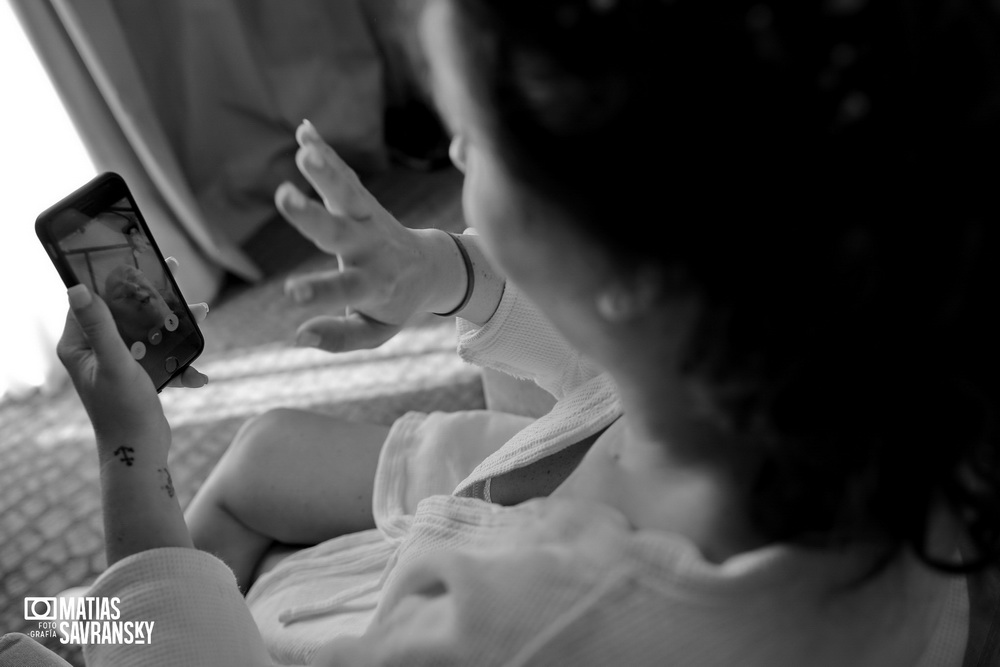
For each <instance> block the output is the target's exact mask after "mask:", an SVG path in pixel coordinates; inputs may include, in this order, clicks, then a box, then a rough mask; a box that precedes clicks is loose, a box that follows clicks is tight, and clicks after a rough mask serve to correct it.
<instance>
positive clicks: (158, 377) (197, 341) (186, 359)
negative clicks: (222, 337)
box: [35, 171, 205, 392]
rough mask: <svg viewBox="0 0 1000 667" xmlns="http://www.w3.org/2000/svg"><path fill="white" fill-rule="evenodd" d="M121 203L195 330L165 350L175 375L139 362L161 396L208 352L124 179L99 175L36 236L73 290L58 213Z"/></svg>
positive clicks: (40, 223)
mask: <svg viewBox="0 0 1000 667" xmlns="http://www.w3.org/2000/svg"><path fill="white" fill-rule="evenodd" d="M122 199H128V201H129V204H130V206H131V208H132V211H133V212H134V213H135V218H136V221H137V223H138V225H139V226H140V227H141V228H142V232H143V234H145V236H146V238H147V239H148V240H149V244H150V247H151V248H152V250H153V252H154V255H155V257H156V260H157V262H158V263H159V264H160V265H161V267H162V268H163V274H164V276H165V279H166V280H168V281H169V282H170V286H171V287H172V288H173V290H174V293H175V294H177V296H178V297H179V299H180V306H181V307H182V308H183V309H184V314H185V316H186V317H187V318H188V320H189V321H190V323H191V324H192V325H193V330H192V331H191V333H190V334H188V335H187V336H185V337H184V338H182V339H180V340H179V341H177V343H176V344H175V345H174V346H173V347H171V348H169V349H168V350H166V352H167V353H168V354H169V356H173V357H176V358H177V360H178V366H177V369H176V370H175V371H174V372H173V373H170V372H168V371H167V370H166V369H165V368H157V369H151V367H150V366H151V365H150V364H143V363H142V362H141V361H139V362H137V363H139V364H140V365H141V366H142V367H143V369H144V370H145V371H146V373H147V374H148V375H149V376H150V379H151V380H152V381H153V386H154V387H156V391H157V392H159V391H161V390H162V389H163V388H164V387H165V386H167V384H169V382H170V381H171V380H172V379H173V378H175V377H177V376H179V375H180V374H181V373H183V372H184V369H185V368H187V367H188V366H190V365H191V362H193V361H194V360H195V359H197V358H198V357H199V356H200V355H201V353H202V352H203V351H204V349H205V337H204V335H203V334H202V332H201V328H200V327H199V326H198V322H197V320H196V319H195V318H194V315H193V314H192V313H191V309H190V308H188V305H187V302H186V301H185V299H184V297H183V294H182V293H181V290H180V287H179V286H178V285H177V281H176V280H175V279H174V276H173V274H172V273H171V272H170V269H169V267H168V266H167V263H166V260H165V259H164V256H163V253H162V252H161V251H160V248H159V246H158V245H157V243H156V239H155V238H154V237H153V234H152V232H151V231H150V229H149V225H148V224H146V219H145V217H144V216H143V215H142V212H141V211H140V209H139V206H138V204H137V203H136V201H135V198H134V197H133V196H132V192H131V191H130V190H129V188H128V185H127V184H126V183H125V179H124V178H122V177H121V176H120V175H119V174H117V173H115V172H111V171H108V172H104V173H102V174H99V175H98V176H96V177H94V178H93V179H92V180H91V181H90V182H89V183H87V184H86V185H84V186H82V187H80V188H78V189H77V190H76V191H74V192H72V193H71V194H69V195H67V196H66V197H64V198H63V199H61V200H60V201H58V202H57V203H55V204H53V205H52V206H50V207H49V208H47V209H46V210H45V211H43V212H42V213H41V214H40V215H39V216H38V218H37V219H36V220H35V233H36V235H37V236H38V239H39V241H41V243H42V245H43V246H44V248H45V251H46V254H48V256H49V259H51V260H52V263H53V264H54V265H55V267H56V270H57V271H58V272H59V276H60V277H61V278H62V281H63V283H64V284H65V285H66V287H67V288H69V287H73V286H74V285H78V284H80V282H81V281H80V280H79V279H78V278H77V275H76V272H75V271H74V270H73V268H72V267H71V265H70V263H69V261H68V260H67V259H66V256H65V254H64V253H63V251H62V250H61V249H60V247H59V243H58V240H57V239H56V238H55V233H54V230H53V225H54V224H55V221H56V217H57V216H58V214H59V213H61V212H63V211H65V210H67V209H71V210H77V211H81V212H83V213H84V214H85V215H93V214H95V213H97V212H100V211H103V210H108V209H109V208H110V206H112V205H114V204H116V203H118V202H120V201H121V200H122ZM154 373H155V374H154Z"/></svg>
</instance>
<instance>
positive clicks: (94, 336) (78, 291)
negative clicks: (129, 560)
mask: <svg viewBox="0 0 1000 667" xmlns="http://www.w3.org/2000/svg"><path fill="white" fill-rule="evenodd" d="M67 294H68V296H69V304H70V309H71V310H72V312H73V317H74V318H75V319H76V322H77V325H78V326H79V329H80V334H81V338H78V339H76V341H75V343H76V344H77V345H78V346H81V345H82V346H85V347H89V348H90V349H92V350H93V351H94V354H95V355H96V356H97V359H98V361H100V362H101V363H102V364H108V365H109V366H110V367H111V368H115V367H121V366H120V365H124V364H133V363H135V360H134V359H132V355H131V354H130V353H129V351H128V349H127V348H126V347H125V342H124V341H122V338H121V334H119V333H118V327H117V326H116V325H115V321H114V319H112V317H111V311H110V310H108V306H107V305H106V304H105V303H104V301H102V300H101V298H100V297H99V296H96V295H94V294H91V292H90V290H89V289H87V286H86V285H74V286H73V287H70V288H69V290H67ZM68 342H69V341H68Z"/></svg>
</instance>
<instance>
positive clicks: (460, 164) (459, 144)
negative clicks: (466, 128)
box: [448, 134, 467, 174]
mask: <svg viewBox="0 0 1000 667" xmlns="http://www.w3.org/2000/svg"><path fill="white" fill-rule="evenodd" d="M466 149H467V142H466V140H465V137H464V136H463V135H461V134H456V135H455V136H454V137H452V139H451V144H450V145H449V146H448V157H449V158H451V163H452V164H454V165H455V167H456V168H457V169H458V170H459V171H460V172H462V173H463V174H464V173H465V152H466Z"/></svg>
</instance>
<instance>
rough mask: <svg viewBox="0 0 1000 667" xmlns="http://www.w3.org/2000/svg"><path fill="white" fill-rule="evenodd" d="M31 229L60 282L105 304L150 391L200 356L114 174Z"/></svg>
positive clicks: (177, 297)
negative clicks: (86, 291)
mask: <svg viewBox="0 0 1000 667" xmlns="http://www.w3.org/2000/svg"><path fill="white" fill-rule="evenodd" d="M35 231H36V233H37V234H38V238H39V240H40V241H41V242H42V245H43V246H44V247H45V250H46V252H48V254H49V257H50V258H51V259H52V262H53V263H54V264H55V266H56V269H57V270H58V271H59V275H60V276H61V277H62V279H63V282H64V283H65V284H66V286H67V287H72V286H74V285H78V284H83V285H86V286H87V288H88V289H89V291H90V292H91V293H92V294H96V295H97V296H99V297H101V299H102V300H103V301H104V302H105V303H106V304H107V306H108V309H109V310H110V311H111V314H112V316H113V318H114V321H115V324H116V326H117V328H118V332H119V334H120V335H121V338H122V339H123V340H124V342H125V346H126V347H127V348H128V350H129V353H130V354H131V356H132V358H133V359H135V360H136V361H138V362H139V364H140V365H141V366H142V367H143V368H144V369H145V370H146V372H147V373H148V374H149V376H150V378H151V379H152V381H153V385H154V386H155V387H156V390H157V391H160V390H161V389H162V388H163V387H165V386H166V385H167V384H169V383H170V381H171V380H172V379H173V378H176V377H179V376H180V375H181V374H182V373H183V372H184V370H185V369H186V368H188V367H189V365H190V364H191V362H192V361H194V360H195V359H196V358H197V357H198V355H199V354H201V352H202V350H203V349H204V345H205V341H204V337H203V336H202V334H201V331H200V330H199V329H198V325H197V322H196V320H195V317H194V316H193V315H192V313H191V310H190V308H189V307H188V306H187V304H186V303H185V301H184V300H183V298H182V296H181V292H180V289H179V288H178V287H177V283H176V282H175V281H174V278H173V275H172V274H171V271H170V268H169V267H168V265H167V263H166V260H165V259H164V257H163V255H162V253H161V252H160V250H159V248H158V247H157V246H156V242H155V241H154V240H153V237H152V234H150V231H149V228H148V226H147V225H146V221H145V220H144V219H143V217H142V214H141V213H140V212H139V208H138V206H137V205H136V203H135V200H134V198H133V197H132V194H131V193H130V192H129V190H128V187H127V186H126V185H125V181H124V180H123V179H122V178H121V176H119V175H117V174H114V173H111V172H108V173H104V174H101V175H100V176H97V177H96V178H95V179H93V180H92V181H91V182H90V183H88V184H87V185H85V186H84V187H82V188H80V189H79V190H77V191H76V192H74V193H73V194H71V195H69V196H68V197H66V198H65V199H63V200H62V201H60V202H59V203H58V204H56V205H54V206H52V207H51V208H49V209H48V210H46V211H45V212H44V213H42V214H41V215H39V216H38V219H37V221H36V223H35Z"/></svg>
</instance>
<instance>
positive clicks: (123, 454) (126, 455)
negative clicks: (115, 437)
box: [111, 446, 135, 466]
mask: <svg viewBox="0 0 1000 667" xmlns="http://www.w3.org/2000/svg"><path fill="white" fill-rule="evenodd" d="M133 452H135V450H134V449H132V448H131V447H125V446H122V447H119V448H118V449H116V450H115V451H113V452H111V453H112V454H114V455H115V456H117V457H119V458H118V460H119V461H121V462H122V463H124V464H125V465H127V466H131V465H132V462H133V461H135V457H134V456H131V454H132V453H133Z"/></svg>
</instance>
